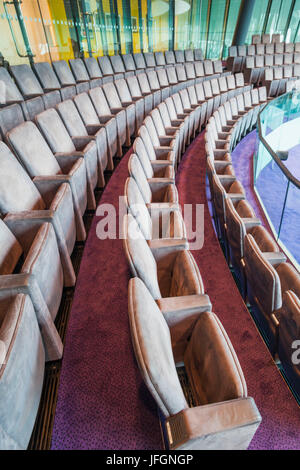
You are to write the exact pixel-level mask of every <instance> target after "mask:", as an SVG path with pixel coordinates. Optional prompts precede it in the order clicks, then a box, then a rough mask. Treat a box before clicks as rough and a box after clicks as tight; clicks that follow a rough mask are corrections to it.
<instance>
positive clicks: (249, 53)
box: [247, 44, 256, 57]
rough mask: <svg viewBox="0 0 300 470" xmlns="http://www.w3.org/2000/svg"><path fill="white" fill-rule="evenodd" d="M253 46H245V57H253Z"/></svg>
mask: <svg viewBox="0 0 300 470" xmlns="http://www.w3.org/2000/svg"><path fill="white" fill-rule="evenodd" d="M255 52H256V51H255V46H254V45H253V44H250V45H249V46H247V56H251V57H252V56H254V55H255Z"/></svg>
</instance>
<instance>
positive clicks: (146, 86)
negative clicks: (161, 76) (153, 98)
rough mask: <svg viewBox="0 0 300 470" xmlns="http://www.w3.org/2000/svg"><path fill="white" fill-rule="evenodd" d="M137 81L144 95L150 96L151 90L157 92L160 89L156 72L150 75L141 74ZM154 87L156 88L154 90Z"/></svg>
mask: <svg viewBox="0 0 300 470" xmlns="http://www.w3.org/2000/svg"><path fill="white" fill-rule="evenodd" d="M148 78H149V80H148ZM137 79H138V82H139V85H140V87H141V91H142V93H147V94H148V93H151V89H153V90H157V89H159V88H160V87H159V84H158V88H156V82H157V83H158V80H157V75H156V72H155V71H152V72H149V73H148V74H145V73H139V74H138V75H137ZM150 84H151V88H150ZM152 86H153V87H155V88H152Z"/></svg>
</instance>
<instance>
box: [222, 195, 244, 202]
mask: <svg viewBox="0 0 300 470" xmlns="http://www.w3.org/2000/svg"><path fill="white" fill-rule="evenodd" d="M226 196H228V197H230V199H233V200H234V201H243V200H244V199H246V196H245V195H244V194H241V193H226Z"/></svg>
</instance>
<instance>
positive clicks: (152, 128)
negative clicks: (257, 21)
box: [144, 116, 160, 147]
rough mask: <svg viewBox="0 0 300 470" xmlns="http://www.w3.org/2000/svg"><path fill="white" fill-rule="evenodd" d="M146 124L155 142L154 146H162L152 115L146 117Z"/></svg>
mask: <svg viewBox="0 0 300 470" xmlns="http://www.w3.org/2000/svg"><path fill="white" fill-rule="evenodd" d="M144 125H145V126H146V128H147V130H148V132H149V135H150V138H151V141H152V142H153V145H154V147H159V146H160V141H159V138H158V134H157V130H156V128H155V125H154V122H153V120H152V117H150V116H147V117H145V119H144Z"/></svg>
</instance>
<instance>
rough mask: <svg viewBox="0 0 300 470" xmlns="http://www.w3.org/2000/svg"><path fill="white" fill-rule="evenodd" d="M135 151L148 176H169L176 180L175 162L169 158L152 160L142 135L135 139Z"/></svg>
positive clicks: (168, 177)
mask: <svg viewBox="0 0 300 470" xmlns="http://www.w3.org/2000/svg"><path fill="white" fill-rule="evenodd" d="M175 132H176V129H175ZM133 152H134V153H135V154H136V155H137V156H138V158H139V160H140V162H141V164H142V167H143V170H144V172H145V175H146V177H147V178H167V179H171V180H173V181H174V180H175V172H174V166H173V163H172V162H170V161H168V160H150V158H149V155H148V152H147V150H146V147H145V144H144V141H143V140H142V138H141V137H136V138H135V139H134V142H133Z"/></svg>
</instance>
